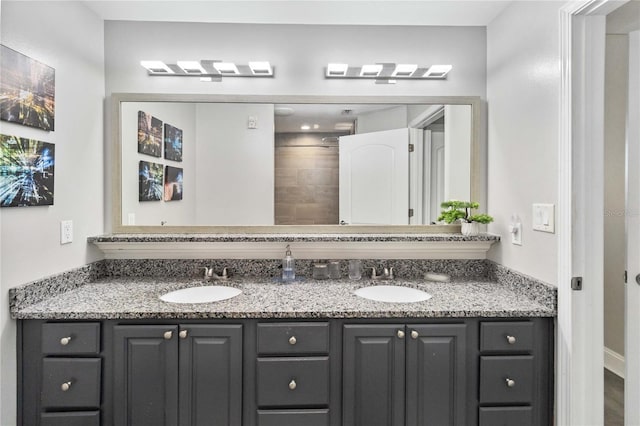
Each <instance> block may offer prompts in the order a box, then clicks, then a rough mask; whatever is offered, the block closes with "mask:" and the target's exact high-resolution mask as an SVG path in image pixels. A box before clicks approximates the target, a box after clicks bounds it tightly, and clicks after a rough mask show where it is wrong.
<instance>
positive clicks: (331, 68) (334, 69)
mask: <svg viewBox="0 0 640 426" xmlns="http://www.w3.org/2000/svg"><path fill="white" fill-rule="evenodd" d="M348 69H349V65H348V64H328V65H327V77H344V76H345V75H347V70H348Z"/></svg>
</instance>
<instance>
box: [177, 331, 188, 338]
mask: <svg viewBox="0 0 640 426" xmlns="http://www.w3.org/2000/svg"><path fill="white" fill-rule="evenodd" d="M188 335H189V332H188V331H187V330H180V333H178V336H180V338H181V339H186V338H187V336H188Z"/></svg>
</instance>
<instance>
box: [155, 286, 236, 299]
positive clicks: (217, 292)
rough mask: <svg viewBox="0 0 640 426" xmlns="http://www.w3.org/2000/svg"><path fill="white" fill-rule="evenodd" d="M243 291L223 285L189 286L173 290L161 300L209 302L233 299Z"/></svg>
mask: <svg viewBox="0 0 640 426" xmlns="http://www.w3.org/2000/svg"><path fill="white" fill-rule="evenodd" d="M240 293H242V290H240V289H238V288H234V287H227V286H223V285H208V286H201V287H189V288H183V289H182V290H176V291H172V292H170V293H166V294H163V295H162V296H160V300H163V301H165V302H171V303H209V302H218V301H220V300H225V299H231V298H232V297H236V296H237V295H239V294H240Z"/></svg>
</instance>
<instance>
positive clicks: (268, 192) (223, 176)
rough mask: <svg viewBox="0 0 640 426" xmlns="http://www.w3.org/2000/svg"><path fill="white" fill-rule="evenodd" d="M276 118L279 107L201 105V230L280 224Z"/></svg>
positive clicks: (198, 111)
mask: <svg viewBox="0 0 640 426" xmlns="http://www.w3.org/2000/svg"><path fill="white" fill-rule="evenodd" d="M273 114H274V112H273V104H198V105H197V106H196V123H197V128H196V140H197V141H198V155H197V159H196V170H197V177H196V180H197V182H198V184H197V186H198V195H197V198H196V218H195V219H196V225H274V224H275V220H274V218H275V207H274V189H275V159H274V150H275V147H274V135H275V134H274V121H273V120H274V115H273ZM249 116H254V117H257V119H258V128H257V129H247V121H248V120H247V119H248V117H249Z"/></svg>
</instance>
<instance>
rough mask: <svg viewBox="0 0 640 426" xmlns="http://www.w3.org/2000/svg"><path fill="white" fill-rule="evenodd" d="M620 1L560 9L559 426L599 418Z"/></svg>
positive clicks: (593, 0) (590, 0)
mask: <svg viewBox="0 0 640 426" xmlns="http://www.w3.org/2000/svg"><path fill="white" fill-rule="evenodd" d="M624 3H626V0H625V1H615V0H582V1H570V2H568V3H566V4H565V5H564V6H563V7H562V8H561V9H560V62H561V63H560V66H561V84H560V120H559V132H560V134H559V144H558V168H559V172H558V173H559V176H558V212H557V221H558V226H557V230H558V275H557V283H558V319H557V337H556V348H557V354H556V356H557V360H556V424H557V425H567V426H569V425H576V426H578V425H580V426H585V425H602V424H604V377H603V375H604V373H603V369H604V312H603V311H604V309H603V297H604V296H603V285H602V284H603V275H604V272H603V262H602V259H603V250H604V247H603V244H604V224H603V221H602V212H603V209H604V192H603V191H604V189H603V188H604V162H603V161H602V158H603V153H604V53H605V33H606V15H607V14H609V13H610V12H611V11H613V10H615V9H616V8H618V7H620V6H621V5H623V4H624ZM572 277H582V283H583V284H582V290H580V291H575V290H572V288H571V279H572Z"/></svg>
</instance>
